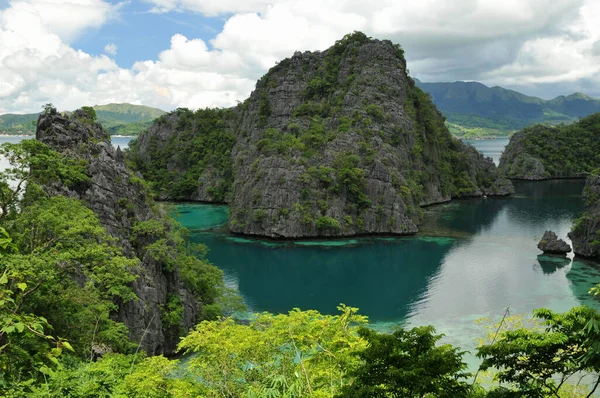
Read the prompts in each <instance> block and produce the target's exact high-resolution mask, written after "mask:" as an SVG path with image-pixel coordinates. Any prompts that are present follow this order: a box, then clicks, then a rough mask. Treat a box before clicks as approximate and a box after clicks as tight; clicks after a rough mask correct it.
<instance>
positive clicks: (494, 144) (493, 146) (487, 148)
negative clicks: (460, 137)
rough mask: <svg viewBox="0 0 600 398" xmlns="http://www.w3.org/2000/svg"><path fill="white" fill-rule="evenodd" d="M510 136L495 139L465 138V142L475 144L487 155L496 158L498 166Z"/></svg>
mask: <svg viewBox="0 0 600 398" xmlns="http://www.w3.org/2000/svg"><path fill="white" fill-rule="evenodd" d="M508 141H509V139H508V138H496V139H494V140H465V142H467V143H469V144H471V145H473V146H474V147H475V148H477V149H478V150H479V151H480V152H481V153H483V155H484V156H486V157H491V158H492V159H494V163H495V164H496V166H497V165H498V163H500V155H502V152H503V151H504V147H506V146H507V145H508Z"/></svg>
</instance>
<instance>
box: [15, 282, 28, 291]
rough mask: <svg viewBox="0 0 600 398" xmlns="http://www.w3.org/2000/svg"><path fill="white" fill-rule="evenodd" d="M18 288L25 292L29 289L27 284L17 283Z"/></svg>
mask: <svg viewBox="0 0 600 398" xmlns="http://www.w3.org/2000/svg"><path fill="white" fill-rule="evenodd" d="M17 287H18V288H19V289H21V291H23V292H24V291H25V289H27V283H17Z"/></svg>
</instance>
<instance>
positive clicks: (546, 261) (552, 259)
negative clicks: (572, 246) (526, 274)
mask: <svg viewBox="0 0 600 398" xmlns="http://www.w3.org/2000/svg"><path fill="white" fill-rule="evenodd" d="M537 260H538V264H539V267H540V269H541V270H542V272H543V273H544V274H546V275H551V274H553V273H555V272H556V271H557V270H559V269H561V268H563V267H566V266H567V265H569V264H571V259H570V258H568V257H567V256H548V255H543V254H540V255H539V256H537Z"/></svg>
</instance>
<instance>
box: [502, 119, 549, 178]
mask: <svg viewBox="0 0 600 398" xmlns="http://www.w3.org/2000/svg"><path fill="white" fill-rule="evenodd" d="M526 134H530V133H529V132H528V131H519V132H518V133H516V134H515V135H513V136H512V137H511V139H510V141H509V143H508V145H507V146H506V148H504V152H503V153H502V156H501V157H500V164H499V166H498V167H499V169H500V170H501V171H502V172H503V173H504V175H506V176H507V177H509V178H514V179H519V180H545V179H548V178H549V177H550V175H549V174H548V173H547V172H546V169H545V168H544V165H543V163H542V161H541V160H540V159H538V158H537V157H534V156H532V155H531V154H529V153H528V152H527V150H526V148H525V144H524V143H523V136H524V135H526Z"/></svg>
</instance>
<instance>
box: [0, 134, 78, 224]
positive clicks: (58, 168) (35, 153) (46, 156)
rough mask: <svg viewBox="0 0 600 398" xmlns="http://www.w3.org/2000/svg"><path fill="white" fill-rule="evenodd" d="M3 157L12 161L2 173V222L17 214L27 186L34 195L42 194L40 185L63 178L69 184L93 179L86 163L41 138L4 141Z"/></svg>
mask: <svg viewBox="0 0 600 398" xmlns="http://www.w3.org/2000/svg"><path fill="white" fill-rule="evenodd" d="M0 156H1V157H4V158H5V159H6V160H7V161H8V163H9V164H10V166H9V167H7V168H5V169H4V170H2V171H1V172H0V210H1V211H2V213H1V214H0V221H2V219H4V218H7V217H10V216H11V215H14V214H15V210H16V206H17V203H18V202H19V201H20V200H22V199H24V198H23V197H22V195H23V193H24V191H25V188H26V187H28V191H29V193H30V194H32V195H33V194H34V193H35V194H40V190H39V189H36V187H37V184H45V183H49V182H50V181H55V180H61V181H63V182H64V183H65V184H66V185H67V186H69V185H71V184H76V183H81V182H85V181H88V180H89V177H88V176H87V175H86V174H85V169H84V163H82V162H81V161H75V160H72V159H69V158H67V157H65V156H63V155H61V154H59V153H58V152H56V151H53V150H52V149H50V147H48V146H47V145H45V144H43V143H41V142H39V141H37V140H23V141H21V142H20V143H18V144H13V143H5V144H2V145H1V146H0ZM30 199H31V200H32V201H33V200H34V198H30Z"/></svg>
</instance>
